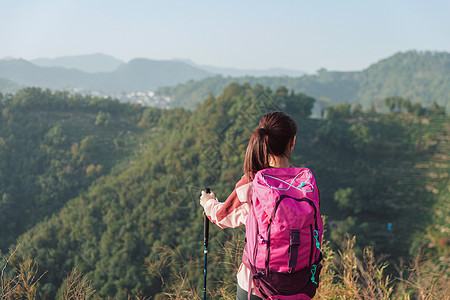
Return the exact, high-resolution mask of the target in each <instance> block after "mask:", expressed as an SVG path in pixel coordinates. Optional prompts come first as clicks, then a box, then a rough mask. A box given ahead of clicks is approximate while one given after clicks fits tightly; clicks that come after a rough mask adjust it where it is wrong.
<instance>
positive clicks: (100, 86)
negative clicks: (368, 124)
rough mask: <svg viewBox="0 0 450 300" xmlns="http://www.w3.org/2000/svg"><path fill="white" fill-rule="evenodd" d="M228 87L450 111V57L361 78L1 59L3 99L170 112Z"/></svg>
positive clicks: (136, 62) (413, 56) (93, 58)
mask: <svg viewBox="0 0 450 300" xmlns="http://www.w3.org/2000/svg"><path fill="white" fill-rule="evenodd" d="M38 64H39V65H38ZM245 74H252V75H245ZM264 74H266V75H264ZM267 74H270V75H267ZM283 74H284V75H283ZM244 75H245V76H244ZM260 75H264V76H260ZM280 75H283V76H280ZM288 75H289V76H288ZM292 76H293V77H292ZM231 82H238V83H241V84H243V83H245V82H248V83H250V84H251V85H254V84H261V85H263V86H268V87H270V88H272V89H276V88H277V87H279V86H286V87H287V88H288V89H290V90H294V91H296V92H303V93H305V94H307V95H310V96H313V97H315V98H317V99H319V98H321V97H326V98H329V99H330V100H331V104H335V103H339V102H344V101H348V102H349V103H361V104H363V105H364V106H366V107H367V106H370V105H371V104H372V103H375V102H376V101H378V102H379V101H382V100H383V99H384V98H385V97H389V96H400V97H404V98H409V99H410V100H412V101H413V102H421V103H423V104H425V105H426V104H430V103H432V102H434V101H436V102H437V103H439V104H440V105H444V106H445V107H446V110H447V111H450V100H449V99H450V53H447V52H431V51H426V52H419V51H408V52H403V53H396V54H395V55H393V56H391V57H388V58H386V59H383V60H381V61H379V62H376V63H374V64H372V65H371V66H370V67H368V68H366V69H364V70H361V71H354V72H338V71H327V70H324V69H322V70H320V71H318V72H317V74H304V73H303V72H301V71H294V70H285V69H270V70H264V71H258V70H239V69H233V68H217V67H212V66H201V65H197V64H196V63H194V62H192V61H190V60H185V59H173V60H151V59H145V58H137V59H133V60H131V61H129V62H128V63H123V62H122V61H121V60H118V59H116V58H114V57H111V56H108V55H104V54H93V55H82V56H73V57H60V58H56V59H39V60H34V61H33V62H30V61H26V60H23V59H3V60H0V92H3V93H7V92H14V91H15V90H18V89H19V88H21V87H23V86H37V87H44V88H51V89H57V90H61V89H67V88H69V89H70V88H77V89H87V90H91V91H98V92H101V93H104V94H108V95H113V94H117V93H121V92H135V91H149V90H151V91H155V90H156V91H157V93H158V94H159V95H162V96H168V97H170V98H171V99H172V101H171V106H183V107H186V108H194V107H195V105H196V104H197V103H199V102H202V101H203V100H204V99H205V97H206V96H207V95H208V94H209V93H212V94H213V95H218V94H219V93H220V92H221V91H222V90H223V89H224V87H225V86H227V85H228V84H230V83H231Z"/></svg>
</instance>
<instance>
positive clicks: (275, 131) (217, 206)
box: [200, 112, 300, 300]
mask: <svg viewBox="0 0 450 300" xmlns="http://www.w3.org/2000/svg"><path fill="white" fill-rule="evenodd" d="M296 134H297V125H296V123H295V121H294V120H293V119H292V118H291V117H289V116H288V115H286V114H285V113H283V112H272V113H269V114H266V115H264V116H263V117H262V119H261V121H260V123H259V126H258V128H257V129H256V131H255V132H254V133H253V134H252V136H251V138H250V141H249V144H248V147H247V150H246V154H245V162H244V166H243V171H244V176H243V177H242V178H241V179H240V180H239V182H238V183H237V184H236V187H235V189H234V190H233V192H232V193H231V195H230V196H229V197H228V199H227V200H226V201H225V202H219V201H218V200H217V199H216V198H215V195H214V193H212V192H211V193H209V194H207V193H205V191H202V194H201V197H200V204H201V205H202V206H203V207H204V209H205V213H206V215H207V216H208V218H209V219H210V220H211V222H213V223H214V224H216V225H218V226H219V227H221V228H230V227H231V228H235V227H238V226H241V225H243V224H245V223H246V220H247V216H248V215H249V212H250V210H251V209H252V207H251V205H252V204H251V203H252V202H251V201H252V199H251V195H252V191H253V185H252V181H253V179H254V176H255V174H256V173H257V172H258V171H260V170H264V169H269V168H287V169H283V170H289V169H290V168H289V158H290V153H291V152H292V150H293V148H294V145H295V137H296ZM283 170H281V169H280V171H283ZM288 188H289V187H288ZM247 230H248V228H247ZM253 275H254V273H252V272H251V270H250V269H249V267H248V265H247V266H246V265H245V264H241V266H240V268H239V271H238V274H237V280H238V286H237V297H236V299H238V300H241V299H242V300H245V299H248V289H249V286H250V285H249V278H250V277H253ZM251 286H252V287H251V299H262V298H263V295H261V293H260V291H259V290H258V289H257V288H256V287H255V284H254V282H252V285H251ZM266 296H267V295H266ZM264 298H265V297H264ZM299 299H300V298H299Z"/></svg>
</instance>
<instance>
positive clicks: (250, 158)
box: [243, 111, 297, 179]
mask: <svg viewBox="0 0 450 300" xmlns="http://www.w3.org/2000/svg"><path fill="white" fill-rule="evenodd" d="M296 134H297V124H296V123H295V121H294V120H293V119H292V118H291V117H290V116H288V115H287V114H285V113H283V112H281V111H275V112H271V113H268V114H266V115H264V116H263V117H262V118H261V121H260V122H259V126H258V128H257V129H256V131H255V132H253V134H252V136H251V137H250V141H249V143H248V146H247V151H246V152H245V161H244V167H243V171H244V174H246V175H247V176H248V178H249V179H252V177H253V175H254V174H255V173H256V172H258V171H259V170H262V169H267V168H269V167H270V165H269V155H274V156H287V157H289V151H288V147H289V145H290V143H291V141H292V139H293V138H294V137H295V135H296Z"/></svg>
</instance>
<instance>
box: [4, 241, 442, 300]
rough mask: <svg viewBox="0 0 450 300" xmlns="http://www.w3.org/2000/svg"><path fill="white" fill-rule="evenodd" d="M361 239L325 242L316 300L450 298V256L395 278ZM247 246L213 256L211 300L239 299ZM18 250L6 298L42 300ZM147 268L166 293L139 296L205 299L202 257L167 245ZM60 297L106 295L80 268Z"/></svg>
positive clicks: (418, 260)
mask: <svg viewBox="0 0 450 300" xmlns="http://www.w3.org/2000/svg"><path fill="white" fill-rule="evenodd" d="M355 240H356V239H355V237H349V236H347V238H346V239H345V242H344V244H343V245H342V247H341V248H340V249H339V250H338V251H333V250H332V249H331V248H330V247H329V244H328V243H327V242H325V243H324V244H323V245H322V251H323V254H324V255H323V256H324V259H323V261H322V264H323V268H322V272H321V274H320V282H319V288H318V290H317V293H316V296H315V298H314V299H327V300H328V299H358V300H359V299H398V300H412V299H417V300H429V299H430V300H431V299H439V300H441V299H442V300H450V285H449V278H448V277H449V274H450V268H449V262H450V259H449V258H448V257H444V258H441V261H440V263H439V264H436V263H433V262H431V261H429V260H426V259H424V256H423V255H418V256H416V257H415V258H414V259H413V260H412V261H411V263H410V264H409V266H405V265H404V264H403V263H401V264H399V265H398V266H395V267H396V269H397V273H398V275H397V276H395V277H393V276H392V275H389V274H387V272H386V267H387V266H388V264H387V263H386V262H385V261H383V260H380V259H376V257H375V256H374V253H373V250H372V248H370V247H367V248H365V249H364V250H363V252H362V253H363V254H362V256H361V257H358V256H357V255H356V253H355V249H354V246H355ZM243 246H244V243H243V241H242V240H241V239H240V238H239V237H238V236H237V235H233V236H232V237H231V238H230V240H229V241H227V242H226V243H225V244H223V245H221V247H220V249H221V251H220V253H217V254H210V264H209V268H210V269H211V268H219V269H220V270H221V274H224V277H223V278H222V279H221V281H220V282H216V284H215V285H214V286H215V287H214V288H212V289H209V290H208V291H207V293H208V299H224V300H234V299H235V297H236V294H235V290H236V272H237V270H238V268H239V265H240V261H241V255H242V250H243ZM18 247H19V246H18ZM18 247H17V248H18ZM17 248H16V249H14V250H13V251H10V253H11V254H10V255H9V256H8V257H5V256H3V254H1V253H0V258H1V259H2V261H1V264H0V266H1V277H0V300H10V299H38V295H39V279H41V278H42V276H44V275H45V272H44V273H41V275H39V274H40V272H39V270H38V265H37V263H36V262H34V261H33V260H32V259H29V258H22V259H21V260H19V259H17V258H16V255H15V253H16V251H17ZM145 267H146V270H147V272H149V273H152V274H155V275H158V276H160V278H161V283H162V285H163V290H164V292H163V293H161V294H157V295H155V296H154V297H153V298H151V297H149V296H145V295H141V293H139V292H137V293H136V294H137V296H135V297H134V299H136V300H148V299H154V300H161V299H175V300H178V299H192V300H199V299H201V293H198V291H200V290H201V288H200V287H199V286H198V285H199V275H200V274H201V272H200V270H201V269H203V261H202V260H198V259H194V258H192V257H185V256H184V255H183V254H182V253H181V252H180V251H179V250H178V249H176V248H175V249H174V248H171V247H168V246H162V247H160V248H159V250H158V252H157V254H156V255H155V256H154V258H153V259H147V261H146V264H145ZM165 276H166V277H165ZM60 299H64V300H86V299H101V297H100V296H99V295H96V294H95V290H94V289H93V288H92V286H91V281H90V280H89V279H88V278H86V276H83V274H82V273H81V272H80V271H78V270H77V269H76V268H75V269H73V270H72V271H71V272H70V273H68V275H67V278H66V279H65V281H64V285H63V287H62V289H61V293H60ZM128 299H131V296H129V297H128Z"/></svg>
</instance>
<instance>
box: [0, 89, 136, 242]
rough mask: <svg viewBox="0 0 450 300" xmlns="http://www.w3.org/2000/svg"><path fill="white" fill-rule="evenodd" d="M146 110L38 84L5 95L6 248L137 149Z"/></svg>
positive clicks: (0, 173) (0, 117)
mask: <svg viewBox="0 0 450 300" xmlns="http://www.w3.org/2000/svg"><path fill="white" fill-rule="evenodd" d="M141 111H142V108H140V107H133V106H130V105H124V104H120V103H119V102H118V101H113V100H108V99H101V98H92V99H91V98H81V97H77V96H69V95H68V94H67V93H60V92H56V93H52V92H50V91H48V90H40V89H35V88H27V89H24V90H21V91H19V92H18V93H17V94H15V95H14V96H13V95H5V96H2V95H1V94H0V112H1V114H0V212H1V214H2V217H1V218H0V228H2V230H1V233H0V250H3V251H5V250H7V248H8V247H9V246H10V244H13V243H14V242H15V240H16V239H17V238H18V237H19V235H20V234H22V233H23V232H25V231H26V230H28V229H30V228H31V227H32V226H34V225H35V224H37V223H39V222H40V221H42V220H44V219H45V218H47V217H50V216H51V215H52V214H53V213H56V212H58V211H59V210H60V209H61V208H62V207H63V206H64V204H65V203H66V202H67V201H68V200H69V199H71V198H74V197H76V196H77V195H79V194H80V193H81V192H82V191H83V190H85V189H86V188H87V187H88V186H90V185H91V184H92V183H93V182H94V181H95V179H96V178H98V177H99V176H101V175H104V174H108V173H109V170H110V169H111V167H113V166H114V165H115V164H117V163H118V162H119V161H120V160H121V159H122V158H123V157H125V156H127V155H130V154H132V151H131V152H129V151H130V147H132V148H133V149H134V147H135V145H136V144H137V143H138V142H137V141H136V137H135V135H136V134H138V133H139V131H140V130H139V129H138V127H137V121H136V120H138V118H139V116H140V113H141Z"/></svg>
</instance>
